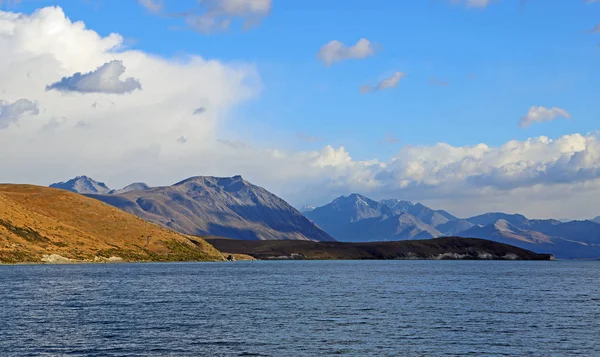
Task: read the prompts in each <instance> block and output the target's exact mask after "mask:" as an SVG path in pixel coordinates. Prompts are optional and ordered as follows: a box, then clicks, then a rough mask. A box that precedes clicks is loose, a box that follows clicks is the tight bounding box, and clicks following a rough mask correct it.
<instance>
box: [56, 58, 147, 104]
mask: <svg viewBox="0 0 600 357" xmlns="http://www.w3.org/2000/svg"><path fill="white" fill-rule="evenodd" d="M123 73H125V66H124V65H123V62H122V61H119V60H113V61H110V62H107V63H105V64H103V65H102V66H100V67H98V68H97V69H96V70H94V71H91V72H88V73H85V74H81V73H79V72H78V73H75V74H74V75H72V76H70V77H63V79H61V80H60V81H58V82H56V83H52V84H50V85H48V86H46V90H57V91H60V92H79V93H112V94H125V93H130V92H133V91H134V90H136V89H142V85H141V84H140V81H138V80H137V79H135V78H126V79H125V80H121V79H120V77H121V75H122V74H123ZM92 105H93V104H92Z"/></svg>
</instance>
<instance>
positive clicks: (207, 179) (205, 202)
mask: <svg viewBox="0 0 600 357" xmlns="http://www.w3.org/2000/svg"><path fill="white" fill-rule="evenodd" d="M51 187H59V188H63V189H67V190H70V191H74V192H78V193H82V194H85V195H86V196H88V197H91V198H95V199H97V200H100V201H103V202H105V203H108V204H110V205H112V206H115V207H117V208H120V209H122V210H124V211H126V212H129V213H133V214H134V215H136V216H138V217H140V218H142V219H144V220H146V221H149V222H153V223H156V224H159V225H161V226H164V227H167V228H169V229H172V230H174V231H177V232H180V233H183V234H189V235H199V236H222V237H228V238H234V239H244V240H315V241H332V240H333V238H332V237H331V236H330V235H329V234H327V233H326V232H324V231H323V230H322V229H321V228H319V227H317V226H316V225H315V224H314V223H312V222H311V221H309V220H308V219H307V218H306V217H304V216H303V215H302V214H301V213H300V212H299V211H297V210H296V209H295V208H293V207H292V206H290V205H289V204H287V203H286V202H285V201H284V200H282V199H281V198H279V197H277V196H275V195H274V194H272V193H270V192H268V191H267V190H265V189H264V188H261V187H258V186H255V185H252V184H251V183H249V182H247V181H245V180H244V179H243V178H242V177H241V176H234V177H212V176H198V177H191V178H189V179H186V180H183V181H181V182H178V183H176V184H174V185H172V186H165V187H149V186H148V185H146V184H142V183H135V184H131V185H129V186H127V187H125V188H123V189H121V190H110V189H109V188H108V187H106V185H104V184H103V183H100V182H97V181H94V180H93V179H91V178H89V177H87V176H79V177H76V178H74V179H72V180H69V181H67V182H65V183H59V184H54V185H51ZM94 190H95V191H94Z"/></svg>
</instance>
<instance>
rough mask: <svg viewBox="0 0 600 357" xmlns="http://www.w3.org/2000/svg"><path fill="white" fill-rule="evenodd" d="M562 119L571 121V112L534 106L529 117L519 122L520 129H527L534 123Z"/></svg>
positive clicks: (528, 114) (529, 112)
mask: <svg viewBox="0 0 600 357" xmlns="http://www.w3.org/2000/svg"><path fill="white" fill-rule="evenodd" d="M560 117H562V118H566V119H571V114H569V112H567V111H566V110H564V109H561V108H556V107H552V108H546V107H542V106H539V107H536V106H532V107H531V108H529V111H528V112H527V115H525V116H524V117H521V120H520V121H519V127H521V128H527V127H529V126H531V124H533V123H543V122H547V121H552V120H555V119H558V118H560Z"/></svg>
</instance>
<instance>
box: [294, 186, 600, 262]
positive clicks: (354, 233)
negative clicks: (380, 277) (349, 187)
mask: <svg viewBox="0 0 600 357" xmlns="http://www.w3.org/2000/svg"><path fill="white" fill-rule="evenodd" d="M304 214H305V215H306V216H307V217H308V218H309V219H310V220H312V221H313V222H315V223H316V224H317V225H318V226H320V227H321V228H323V229H324V230H325V231H327V232H328V233H330V234H331V235H332V236H333V237H334V238H335V239H336V240H338V241H347V242H370V241H392V240H412V239H424V238H437V237H443V236H461V237H468V238H483V239H489V240H493V241H497V242H501V243H507V244H512V245H515V246H517V247H521V248H525V249H530V250H533V251H536V252H547V253H552V254H554V255H555V256H557V257H559V258H598V257H600V218H595V219H594V220H587V221H569V222H562V221H559V220H554V219H544V220H540V219H528V218H527V217H525V216H523V215H520V214H507V213H502V212H493V213H485V214H482V215H478V216H475V217H470V218H462V219H461V218H458V217H456V216H454V215H452V214H450V213H448V212H446V211H443V210H434V209H431V208H429V207H427V206H425V205H422V204H420V203H416V204H415V203H412V202H409V201H400V200H396V199H386V200H381V201H375V200H372V199H369V198H367V197H365V196H362V195H360V194H351V195H349V196H342V197H339V198H336V199H335V200H333V201H332V202H331V203H329V204H326V205H324V206H322V207H317V208H314V209H311V210H310V211H306V212H304Z"/></svg>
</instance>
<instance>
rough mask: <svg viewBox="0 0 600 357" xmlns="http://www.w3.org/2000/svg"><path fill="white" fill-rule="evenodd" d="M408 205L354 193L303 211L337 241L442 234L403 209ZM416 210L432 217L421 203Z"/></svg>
mask: <svg viewBox="0 0 600 357" xmlns="http://www.w3.org/2000/svg"><path fill="white" fill-rule="evenodd" d="M412 207H413V206H410V207H409V205H406V204H405V203H404V202H401V201H392V200H389V201H386V202H385V203H383V202H377V201H374V200H371V199H370V198H367V197H365V196H362V195H359V194H356V193H355V194H351V195H349V196H342V197H339V198H336V199H335V200H333V202H331V203H329V204H327V205H325V206H323V207H317V208H315V209H314V210H312V211H309V212H305V215H306V217H308V218H309V219H311V220H312V221H313V222H315V223H316V224H317V225H318V226H319V227H321V228H323V229H324V230H325V231H326V232H328V233H329V234H331V235H332V236H333V237H334V238H336V239H337V240H340V241H347V242H361V241H363V242H364V241H377V240H379V241H389V240H404V239H425V238H436V237H439V236H441V235H442V234H441V233H440V232H439V231H438V230H436V229H435V228H434V227H432V226H430V225H428V224H427V223H425V222H423V221H422V220H420V219H419V218H417V217H416V216H414V215H413V214H411V213H409V212H407V211H406V210H409V209H412ZM423 207H424V206H423ZM417 210H418V212H420V213H424V215H425V216H426V217H433V215H430V214H429V213H430V212H429V211H426V210H424V209H423V208H422V207H417Z"/></svg>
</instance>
